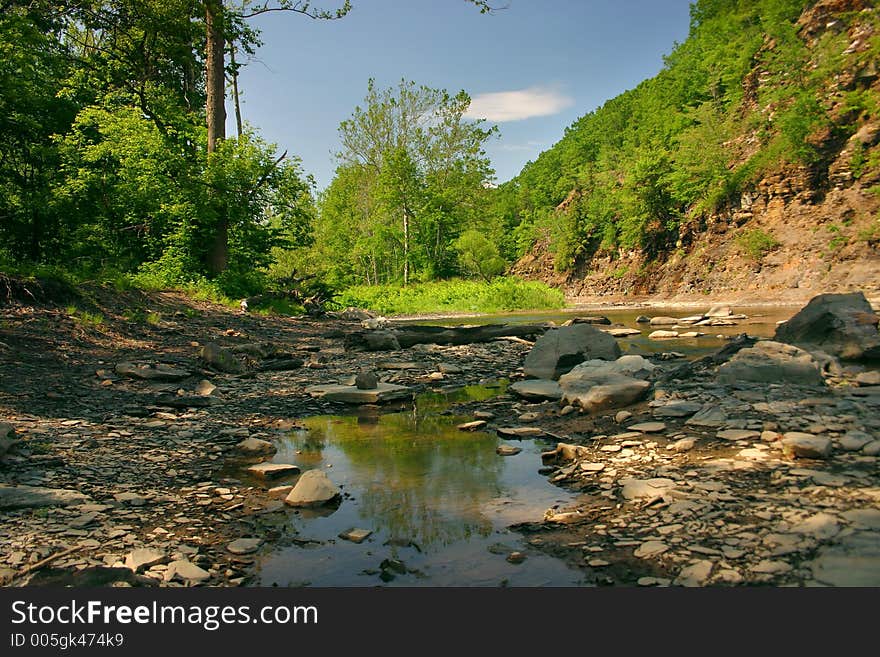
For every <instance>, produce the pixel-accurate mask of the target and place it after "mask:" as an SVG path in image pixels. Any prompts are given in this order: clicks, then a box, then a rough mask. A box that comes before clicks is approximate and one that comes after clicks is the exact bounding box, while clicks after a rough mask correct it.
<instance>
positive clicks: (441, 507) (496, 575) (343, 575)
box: [255, 307, 795, 586]
mask: <svg viewBox="0 0 880 657" xmlns="http://www.w3.org/2000/svg"><path fill="white" fill-rule="evenodd" d="M735 310H736V312H742V313H743V314H746V315H747V316H748V319H745V320H739V321H737V324H736V325H735V326H729V327H704V328H699V329H698V330H701V331H704V332H705V333H707V335H706V336H704V337H700V338H687V339H671V340H649V339H648V337H647V335H648V333H650V332H651V331H652V330H654V329H655V328H657V327H649V326H648V325H646V324H637V323H636V322H635V319H636V317H637V316H638V315H641V314H649V315H650V316H660V315H664V316H672V317H680V316H686V315H688V314H694V313H693V312H691V311H687V310H683V309H681V308H651V309H640V310H631V309H630V310H610V311H608V310H606V311H602V312H594V311H566V312H555V313H517V314H508V315H489V316H479V317H471V318H465V317H458V318H455V320H448V319H446V320H439V319H433V320H417V321H418V323H423V324H424V323H430V324H453V323H454V324H487V323H517V322H524V323H535V322H545V321H554V322H556V323H562V322H564V321H565V320H567V319H571V318H572V317H577V316H584V315H594V314H596V315H598V314H601V315H605V316H607V317H608V318H609V319H610V320H611V321H612V322H613V323H614V325H618V326H627V327H631V328H638V329H640V330H641V331H642V334H641V335H638V336H634V337H632V338H626V339H620V340H619V343H620V346H621V349H622V351H623V352H624V353H636V354H642V355H645V356H650V355H651V354H654V353H658V352H664V351H676V352H679V353H682V354H684V355H685V357H686V358H688V359H692V358H698V357H700V356H702V355H705V354H707V353H711V352H713V351H715V350H716V349H718V348H719V347H721V346H723V344H725V336H728V337H729V336H732V335H736V334H738V333H744V332H747V333H749V334H751V335H758V336H765V337H769V336H772V334H773V332H774V330H775V328H776V323H777V322H778V321H780V320H785V319H788V318H789V317H790V316H791V315H792V314H793V313H794V311H795V309H790V308H776V307H772V308H766V307H760V308H742V309H740V308H736V309H735ZM662 328H665V327H662ZM684 330H692V329H690V328H688V329H684ZM505 388H506V382H500V383H498V384H490V385H484V386H479V385H472V386H465V387H462V388H460V389H458V390H455V391H450V392H432V393H426V394H422V395H419V396H418V397H417V398H416V400H415V402H414V403H413V404H412V405H408V406H405V407H398V408H396V409H389V408H387V407H386V408H385V409H379V408H377V407H372V406H364V407H359V408H357V409H356V410H353V411H352V413H351V414H348V415H324V416H315V417H310V418H306V419H304V420H302V421H301V424H302V425H303V428H302V429H298V430H295V431H293V432H291V433H290V434H289V435H288V436H287V437H286V438H285V439H284V440H282V441H280V442H278V444H277V446H278V452H277V454H276V455H275V457H274V458H273V460H274V461H275V462H277V463H293V464H296V465H298V466H300V468H302V470H303V471H305V470H308V469H312V468H322V469H324V470H325V472H327V473H328V475H329V476H330V477H331V479H332V480H333V481H334V482H335V483H336V484H337V485H339V486H340V487H341V488H342V490H343V492H344V493H345V496H344V499H343V501H342V502H341V504H340V505H339V506H338V508H335V509H333V508H330V509H324V510H319V511H309V510H301V511H293V510H292V509H291V511H290V523H291V524H292V525H293V529H294V530H295V532H296V534H297V540H296V544H294V545H291V546H286V547H280V548H278V549H276V550H275V551H274V552H272V553H271V554H269V555H267V556H265V557H264V558H263V559H262V560H261V562H260V569H259V575H258V577H259V579H258V581H257V582H255V583H256V584H258V585H262V586H271V585H278V586H302V585H312V586H377V585H386V586H499V585H500V586H578V585H583V584H584V583H585V582H584V575H583V573H582V572H580V571H578V570H575V569H573V568H570V567H569V566H567V565H565V563H564V562H563V561H562V560H559V559H555V558H553V557H551V556H549V555H547V554H544V553H542V552H541V551H539V550H537V549H530V546H529V544H528V542H527V540H526V539H525V538H523V536H522V535H521V534H519V533H516V532H513V531H511V530H509V529H508V527H509V526H511V525H514V524H517V523H522V522H534V521H537V520H540V519H541V518H542V517H543V516H544V513H545V511H547V510H548V509H550V508H554V507H566V506H570V505H572V503H574V502H575V500H576V495H575V494H573V493H570V492H568V491H566V490H563V489H561V488H559V487H557V486H554V485H553V484H551V483H550V482H548V480H547V478H546V477H545V476H544V475H542V474H540V473H539V469H540V468H541V458H540V453H541V452H542V451H544V450H545V449H547V448H548V447H553V446H555V441H545V440H541V439H526V440H522V441H503V440H501V439H500V438H499V437H497V436H496V435H495V434H494V432H492V433H488V432H480V431H477V432H462V431H459V430H457V429H456V425H458V424H460V423H462V422H467V421H469V420H472V419H473V418H472V417H471V416H466V415H455V414H453V413H452V409H454V404H457V403H461V402H472V401H484V402H486V403H487V404H491V399H492V398H493V397H497V396H499V395H502V394H503V393H504V391H505ZM501 444H510V445H512V446H516V447H520V448H521V449H522V451H521V452H520V453H519V454H516V455H515V456H499V455H498V454H497V453H496V448H497V447H498V446H499V445H501ZM293 482H295V478H293V479H292V480H290V482H289V483H293ZM280 483H285V482H280ZM352 528H360V529H366V530H370V531H372V534H371V535H370V536H369V538H367V539H366V540H365V541H364V542H362V543H353V542H350V541H348V540H345V539H342V538H340V537H339V534H341V533H343V532H345V531H347V530H349V529H352ZM514 552H518V553H522V554H524V555H525V559H524V560H523V561H521V562H519V563H511V561H509V560H508V557H510V555H511V553H514ZM514 560H516V559H515V558H514Z"/></svg>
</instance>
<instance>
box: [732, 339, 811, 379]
mask: <svg viewBox="0 0 880 657" xmlns="http://www.w3.org/2000/svg"><path fill="white" fill-rule="evenodd" d="M718 381H719V382H720V383H737V382H741V381H751V382H756V383H794V384H797V385H805V386H815V385H822V384H823V379H822V372H821V369H820V367H819V363H817V362H816V359H815V358H813V357H812V356H811V355H810V354H809V353H807V352H806V351H804V350H803V349H799V348H798V347H795V346H793V345H790V344H782V343H781V342H774V341H772V340H762V341H761V342H757V343H756V344H755V346H753V347H750V348H748V349H740V350H739V351H738V352H737V353H736V355H735V356H734V357H733V358H731V359H730V360H729V361H727V362H726V363H724V364H723V365H722V366H721V367H719V368H718Z"/></svg>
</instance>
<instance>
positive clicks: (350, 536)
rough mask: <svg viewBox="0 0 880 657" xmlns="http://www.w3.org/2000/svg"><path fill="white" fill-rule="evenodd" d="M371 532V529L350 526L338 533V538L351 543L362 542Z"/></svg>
mask: <svg viewBox="0 0 880 657" xmlns="http://www.w3.org/2000/svg"><path fill="white" fill-rule="evenodd" d="M372 533H373V530H372V529H357V528H355V527H352V528H351V529H348V530H346V531H344V532H342V533H341V534H339V538H341V539H344V540H346V541H351V542H352V543H363V542H364V541H365V540H367V538H369V537H370V535H371V534H372Z"/></svg>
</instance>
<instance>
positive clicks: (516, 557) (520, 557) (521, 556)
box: [507, 552, 526, 563]
mask: <svg viewBox="0 0 880 657" xmlns="http://www.w3.org/2000/svg"><path fill="white" fill-rule="evenodd" d="M507 560H508V561H509V562H510V563H522V562H523V561H525V560H526V555H525V553H524V552H511V553H510V554H508V555H507Z"/></svg>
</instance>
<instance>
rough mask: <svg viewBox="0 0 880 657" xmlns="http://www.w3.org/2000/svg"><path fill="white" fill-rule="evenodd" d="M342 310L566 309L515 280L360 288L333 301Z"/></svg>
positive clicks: (558, 295)
mask: <svg viewBox="0 0 880 657" xmlns="http://www.w3.org/2000/svg"><path fill="white" fill-rule="evenodd" d="M336 302H337V303H338V304H340V305H341V306H355V307H358V308H367V309H369V310H373V311H376V312H379V313H383V314H386V315H401V314H421V313H442V312H484V313H494V312H510V311H514V310H553V309H557V308H562V307H563V306H564V305H565V298H564V296H563V294H562V292H560V291H559V290H556V289H553V288H551V287H548V286H547V285H545V284H544V283H539V282H533V281H522V280H520V279H518V278H515V277H509V276H508V277H502V278H496V279H494V280H493V281H492V282H490V283H486V282H484V281H472V280H460V279H453V280H448V281H434V282H430V283H418V284H415V285H410V286H408V287H399V286H394V285H370V286H367V285H359V286H355V287H350V288H348V289H346V290H345V291H343V292H342V293H341V294H339V295H338V296H337V297H336Z"/></svg>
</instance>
